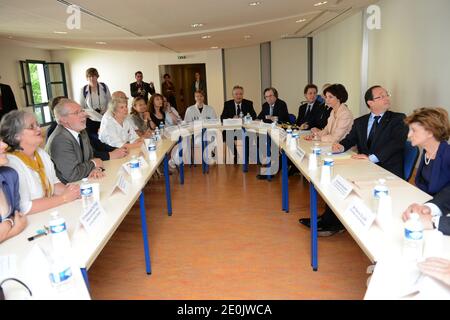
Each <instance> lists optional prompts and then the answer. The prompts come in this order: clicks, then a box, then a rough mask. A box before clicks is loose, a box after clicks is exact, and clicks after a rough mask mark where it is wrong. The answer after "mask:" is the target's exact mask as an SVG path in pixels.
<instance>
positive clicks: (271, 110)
mask: <svg viewBox="0 0 450 320" xmlns="http://www.w3.org/2000/svg"><path fill="white" fill-rule="evenodd" d="M269 112H270V116H273V106H270V111H269Z"/></svg>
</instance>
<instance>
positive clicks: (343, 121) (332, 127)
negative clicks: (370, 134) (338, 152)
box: [317, 104, 353, 143]
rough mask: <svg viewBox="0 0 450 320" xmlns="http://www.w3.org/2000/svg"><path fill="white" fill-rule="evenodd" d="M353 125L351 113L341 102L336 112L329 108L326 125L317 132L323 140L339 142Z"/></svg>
mask: <svg viewBox="0 0 450 320" xmlns="http://www.w3.org/2000/svg"><path fill="white" fill-rule="evenodd" d="M352 125H353V114H352V112H351V111H350V110H349V109H348V107H347V106H346V105H345V104H341V106H340V107H339V109H338V110H337V112H336V111H335V109H333V110H331V113H330V116H329V117H328V123H327V126H326V127H325V128H324V129H323V130H321V131H320V132H318V133H317V135H318V136H319V137H320V140H321V141H323V142H333V143H334V142H339V141H341V140H342V139H344V138H345V136H346V135H347V134H348V133H349V132H350V130H351V129H352Z"/></svg>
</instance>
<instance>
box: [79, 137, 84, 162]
mask: <svg viewBox="0 0 450 320" xmlns="http://www.w3.org/2000/svg"><path fill="white" fill-rule="evenodd" d="M78 141H79V142H80V148H81V155H82V159H83V162H84V147H83V139H82V138H81V134H78Z"/></svg>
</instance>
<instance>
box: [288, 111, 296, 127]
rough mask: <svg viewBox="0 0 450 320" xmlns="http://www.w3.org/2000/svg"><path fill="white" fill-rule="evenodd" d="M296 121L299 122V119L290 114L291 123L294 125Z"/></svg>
mask: <svg viewBox="0 0 450 320" xmlns="http://www.w3.org/2000/svg"><path fill="white" fill-rule="evenodd" d="M295 120H297V118H296V117H295V115H293V114H292V113H290V114H289V122H290V123H292V124H294V123H295Z"/></svg>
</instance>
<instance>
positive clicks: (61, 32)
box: [53, 31, 67, 34]
mask: <svg viewBox="0 0 450 320" xmlns="http://www.w3.org/2000/svg"><path fill="white" fill-rule="evenodd" d="M53 33H56V34H67V31H53Z"/></svg>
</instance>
